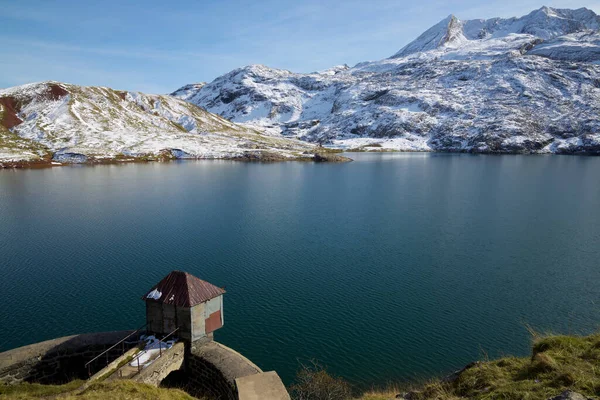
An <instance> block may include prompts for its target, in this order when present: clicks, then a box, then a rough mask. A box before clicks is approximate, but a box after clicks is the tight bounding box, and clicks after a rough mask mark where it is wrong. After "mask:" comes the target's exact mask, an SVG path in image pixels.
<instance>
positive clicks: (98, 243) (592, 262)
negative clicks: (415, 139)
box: [0, 153, 600, 387]
mask: <svg viewBox="0 0 600 400" xmlns="http://www.w3.org/2000/svg"><path fill="white" fill-rule="evenodd" d="M351 157H353V158H355V160H356V161H355V162H352V163H345V164H313V163H299V162H290V163H273V164H259V163H241V162H229V161H185V162H175V163H165V164H159V163H151V164H127V165H118V166H117V165H106V166H96V167H62V168H54V169H43V170H3V171H2V170H0V276H1V278H0V293H1V296H0V298H1V299H2V306H1V307H0V321H1V323H0V351H1V350H7V349H10V348H13V347H16V346H20V345H25V344H28V343H31V342H35V341H40V340H44V339H50V338H53V337H58V336H64V335H68V334H74V333H82V332H92V331H106V330H117V329H131V328H136V327H138V326H140V325H142V324H143V323H144V322H145V321H144V319H145V314H144V302H143V301H142V300H141V299H140V297H141V296H142V295H143V294H144V292H145V291H146V290H147V289H149V288H151V286H152V285H153V284H154V283H156V282H158V281H159V280H160V279H161V278H162V277H163V276H164V275H166V274H167V273H168V272H170V271H171V270H173V269H181V270H185V271H188V272H190V273H192V274H194V275H197V276H198V277H200V278H202V279H205V280H208V281H210V282H212V283H214V284H216V285H218V286H226V289H227V294H226V295H225V302H224V314H225V315H224V316H225V327H224V328H223V329H221V330H219V331H217V332H216V334H215V336H216V339H217V340H219V341H221V342H223V343H224V344H226V345H229V346H231V347H233V348H235V349H236V350H238V351H240V352H241V353H243V354H244V355H246V356H247V357H249V358H250V359H252V360H253V361H255V362H256V363H257V364H258V365H259V366H260V367H262V368H263V369H264V370H272V369H275V370H277V371H278V372H279V373H280V375H281V376H282V377H283V378H284V380H285V381H286V382H290V380H291V379H292V378H293V376H294V373H295V371H296V369H297V367H298V362H299V361H306V360H308V359H318V360H319V361H320V362H321V363H322V364H324V365H326V366H328V368H329V369H330V370H331V371H333V372H334V373H336V374H339V375H342V376H344V377H346V378H348V379H349V380H351V381H352V382H354V383H355V384H357V385H359V386H363V387H365V386H370V385H372V384H385V383H386V382H388V381H398V380H403V379H418V378H422V377H427V376H430V375H436V374H444V373H448V372H450V371H452V370H454V369H457V368H460V367H461V366H463V365H464V364H466V363H468V362H470V361H473V360H475V359H478V358H480V357H481V356H482V355H483V354H487V355H488V356H489V357H496V356H500V355H504V354H516V355H525V354H527V353H528V349H529V336H528V333H527V330H526V329H525V325H526V324H529V325H531V326H533V327H534V328H536V329H539V330H542V331H546V330H550V331H554V332H562V333H587V332H592V331H593V330H595V329H596V328H597V327H598V324H599V321H600V305H599V302H600V284H599V282H600V185H599V183H600V158H594V157H575V156H484V155H458V154H418V153H415V154H351Z"/></svg>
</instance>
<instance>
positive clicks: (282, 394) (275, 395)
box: [235, 371, 290, 400]
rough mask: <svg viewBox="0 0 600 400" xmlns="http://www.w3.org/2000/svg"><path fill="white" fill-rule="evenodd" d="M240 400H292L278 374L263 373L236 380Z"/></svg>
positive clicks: (271, 372) (273, 372) (272, 372)
mask: <svg viewBox="0 0 600 400" xmlns="http://www.w3.org/2000/svg"><path fill="white" fill-rule="evenodd" d="M235 384H236V387H237V392H238V399H239V400H290V395H289V394H288V392H287V390H286V389H285V385H284V384H283V382H282V381H281V378H279V375H277V372H275V371H270V372H262V373H259V374H254V375H250V376H245V377H243V378H238V379H236V380H235Z"/></svg>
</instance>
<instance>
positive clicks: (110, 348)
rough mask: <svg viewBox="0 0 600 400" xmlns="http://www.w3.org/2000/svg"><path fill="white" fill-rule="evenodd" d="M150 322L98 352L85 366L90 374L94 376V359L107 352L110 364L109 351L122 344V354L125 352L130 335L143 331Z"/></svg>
mask: <svg viewBox="0 0 600 400" xmlns="http://www.w3.org/2000/svg"><path fill="white" fill-rule="evenodd" d="M149 324H150V322H146V323H145V324H144V325H142V326H140V327H139V328H138V329H136V330H135V331H133V332H131V333H130V334H129V335H127V336H125V337H124V338H123V339H121V340H119V341H118V342H117V343H115V344H114V345H112V346H110V347H109V348H108V349H106V350H104V351H103V352H102V353H100V354H98V355H97V356H96V357H94V358H92V359H91V360H90V361H88V362H87V363H86V364H85V366H84V367H85V368H87V370H88V376H92V371H91V366H92V363H93V362H94V361H96V360H97V359H99V358H100V357H102V356H103V355H105V354H106V365H108V364H109V362H108V352H109V351H111V350H112V349H114V348H115V347H117V346H118V345H121V346H122V349H121V350H122V351H121V355H123V354H125V341H126V340H127V339H129V338H130V337H132V336H133V335H135V334H136V333H138V332H139V331H141V330H142V329H144V328H146V327H147V326H148V325H149ZM138 342H139V341H138Z"/></svg>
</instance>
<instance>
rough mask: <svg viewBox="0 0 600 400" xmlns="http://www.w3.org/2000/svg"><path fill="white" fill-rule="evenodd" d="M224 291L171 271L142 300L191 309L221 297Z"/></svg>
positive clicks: (185, 273)
mask: <svg viewBox="0 0 600 400" xmlns="http://www.w3.org/2000/svg"><path fill="white" fill-rule="evenodd" d="M223 293H225V290H223V289H221V288H220V287H217V286H215V285H213V284H212V283H208V282H206V281H203V280H202V279H200V278H196V277H195V276H194V275H191V274H188V273H187V272H183V271H173V272H171V273H170V274H169V275H167V276H165V277H164V278H163V279H162V280H161V281H160V282H158V284H156V285H154V286H153V287H152V289H150V290H149V291H148V292H147V293H146V294H145V295H144V296H143V297H142V300H146V301H156V302H159V303H164V304H172V305H176V306H178V307H193V306H195V305H197V304H200V303H204V302H205V301H208V300H210V299H212V298H215V297H217V296H220V295H222V294H223Z"/></svg>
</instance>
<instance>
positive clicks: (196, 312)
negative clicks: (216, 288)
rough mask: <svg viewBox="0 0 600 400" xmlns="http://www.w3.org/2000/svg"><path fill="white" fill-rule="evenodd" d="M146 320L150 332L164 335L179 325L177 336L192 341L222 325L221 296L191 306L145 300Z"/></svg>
mask: <svg viewBox="0 0 600 400" xmlns="http://www.w3.org/2000/svg"><path fill="white" fill-rule="evenodd" d="M146 321H148V322H150V324H149V325H148V330H149V331H151V332H154V333H157V334H163V335H166V334H168V333H170V332H172V331H173V330H174V329H175V328H176V327H179V331H178V332H177V336H178V337H180V338H182V339H186V340H189V341H192V342H193V341H195V340H198V339H200V338H203V337H205V336H206V335H207V334H208V333H211V332H213V331H215V330H216V329H219V328H220V327H222V326H223V296H218V297H215V298H214V299H211V300H209V301H207V302H205V303H201V304H198V305H196V306H194V307H191V308H185V307H175V306H173V305H169V304H163V303H160V302H156V301H146Z"/></svg>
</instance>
